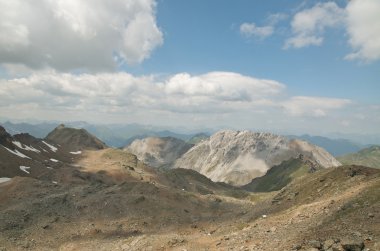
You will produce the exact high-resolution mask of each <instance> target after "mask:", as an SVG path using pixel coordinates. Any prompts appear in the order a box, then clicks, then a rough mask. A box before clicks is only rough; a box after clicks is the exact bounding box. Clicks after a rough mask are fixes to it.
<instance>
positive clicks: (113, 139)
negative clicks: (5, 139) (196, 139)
mask: <svg viewBox="0 0 380 251" xmlns="http://www.w3.org/2000/svg"><path fill="white" fill-rule="evenodd" d="M59 124H61V122H43V123H38V124H30V123H12V122H9V121H8V122H5V123H3V126H4V128H5V129H6V130H7V131H8V132H9V133H10V134H11V135H15V134H19V133H29V134H30V135H32V136H34V137H36V138H45V137H46V135H47V134H49V133H50V132H51V131H52V130H53V129H54V128H56V127H57V126H58V125H59ZM64 124H65V125H66V126H68V127H72V128H78V129H85V130H87V131H88V132H89V133H91V134H93V135H94V136H96V137H97V138H99V139H100V140H102V141H103V142H104V143H105V144H107V145H108V146H112V147H125V146H126V145H129V144H131V143H132V142H133V141H134V140H135V139H143V138H146V137H174V138H178V139H181V140H184V141H188V140H190V139H191V138H192V137H193V136H194V135H196V134H199V135H200V134H204V133H178V132H174V131H170V130H164V129H162V128H159V127H153V126H146V125H139V124H126V125H117V124H116V125H113V124H110V125H94V124H89V123H87V122H80V121H79V122H65V123H64ZM204 135H207V134H204Z"/></svg>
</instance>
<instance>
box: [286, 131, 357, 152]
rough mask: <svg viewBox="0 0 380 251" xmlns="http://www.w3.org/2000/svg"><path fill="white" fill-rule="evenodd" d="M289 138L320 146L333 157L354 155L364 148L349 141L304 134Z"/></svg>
mask: <svg viewBox="0 0 380 251" xmlns="http://www.w3.org/2000/svg"><path fill="white" fill-rule="evenodd" d="M288 137H289V138H291V139H301V140H305V141H307V142H310V143H312V144H314V145H317V146H320V147H322V148H324V149H326V151H328V152H329V153H331V154H332V155H333V156H340V155H343V154H348V153H354V152H357V151H359V150H360V149H363V148H364V146H363V145H361V144H359V143H355V142H353V141H351V140H347V139H331V138H327V137H322V136H311V135H308V134H304V135H301V136H294V135H289V136H288Z"/></svg>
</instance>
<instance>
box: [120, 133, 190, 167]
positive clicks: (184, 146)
mask: <svg viewBox="0 0 380 251" xmlns="http://www.w3.org/2000/svg"><path fill="white" fill-rule="evenodd" d="M192 146H193V145H192V144H188V143H186V142H185V141H183V140H180V139H176V138H173V137H162V138H160V137H147V138H144V139H136V140H134V141H133V142H132V143H131V144H130V145H129V146H127V147H125V148H124V150H126V151H129V152H131V153H133V154H135V155H136V156H137V157H138V158H139V159H140V160H142V161H144V162H145V163H147V164H148V165H150V166H153V167H169V166H171V164H172V163H173V162H174V161H175V160H176V159H178V158H179V157H181V156H182V155H183V154H184V153H185V152H187V151H188V150H189V149H190V148H191V147H192Z"/></svg>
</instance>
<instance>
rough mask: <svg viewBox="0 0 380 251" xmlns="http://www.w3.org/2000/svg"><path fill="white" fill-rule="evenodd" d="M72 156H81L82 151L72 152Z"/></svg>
mask: <svg viewBox="0 0 380 251" xmlns="http://www.w3.org/2000/svg"><path fill="white" fill-rule="evenodd" d="M70 153H71V154H81V153H82V151H76V152H70Z"/></svg>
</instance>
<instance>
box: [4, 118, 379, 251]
mask: <svg viewBox="0 0 380 251" xmlns="http://www.w3.org/2000/svg"><path fill="white" fill-rule="evenodd" d="M195 139H196V141H197V142H195V144H190V143H188V142H186V141H184V140H181V139H175V138H171V137H163V138H160V137H148V138H144V139H142V140H140V139H138V140H135V141H133V142H132V143H130V144H129V145H127V146H126V147H125V148H123V149H117V148H112V147H109V146H107V145H106V144H105V143H103V142H102V141H101V140H100V139H98V138H97V137H96V136H94V135H93V134H91V133H90V132H87V130H85V129H76V128H70V127H67V126H65V125H58V126H57V127H56V128H54V129H53V130H52V131H51V132H50V133H48V134H47V136H46V137H44V138H36V137H33V136H31V135H30V134H27V133H19V134H15V135H11V134H9V133H8V132H7V131H6V130H5V129H4V128H3V127H0V160H1V161H0V202H1V203H0V232H1V235H0V250H24V249H31V250H184V249H186V250H236V249H242V250H250V249H253V250H255V249H256V250H313V251H314V250H325V251H327V250H346V251H348V250H364V249H365V248H367V249H370V250H378V248H379V247H380V242H379V241H378V240H379V237H380V230H379V228H378V226H379V223H380V222H379V221H378V219H379V218H380V212H379V210H378V208H379V206H380V194H379V193H378V191H379V189H380V170H378V169H374V168H368V167H364V166H357V165H346V166H340V163H339V162H338V161H337V160H336V159H335V158H334V157H333V156H332V155H330V154H329V153H328V152H327V151H326V150H324V149H322V148H320V147H318V146H315V145H313V144H311V143H309V142H306V141H302V140H299V139H288V138H286V137H284V136H280V135H274V134H270V133H259V132H251V131H231V130H222V131H219V132H217V133H215V134H213V135H211V136H210V137H207V136H205V135H201V136H196V137H195ZM228 183H229V184H228ZM363 222H364V223H365V224H364V223H363Z"/></svg>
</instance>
